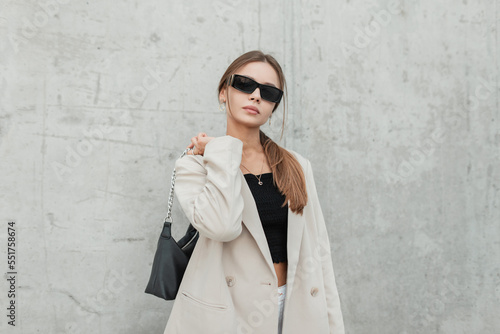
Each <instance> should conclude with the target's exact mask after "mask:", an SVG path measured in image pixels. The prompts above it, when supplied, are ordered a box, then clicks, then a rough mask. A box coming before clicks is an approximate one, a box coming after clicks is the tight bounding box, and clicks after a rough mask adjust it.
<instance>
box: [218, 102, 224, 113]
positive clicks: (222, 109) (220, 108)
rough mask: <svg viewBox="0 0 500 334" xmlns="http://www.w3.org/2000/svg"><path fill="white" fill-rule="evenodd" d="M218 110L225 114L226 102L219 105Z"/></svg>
mask: <svg viewBox="0 0 500 334" xmlns="http://www.w3.org/2000/svg"><path fill="white" fill-rule="evenodd" d="M219 110H220V111H221V112H224V113H225V112H226V102H222V103H221V104H219Z"/></svg>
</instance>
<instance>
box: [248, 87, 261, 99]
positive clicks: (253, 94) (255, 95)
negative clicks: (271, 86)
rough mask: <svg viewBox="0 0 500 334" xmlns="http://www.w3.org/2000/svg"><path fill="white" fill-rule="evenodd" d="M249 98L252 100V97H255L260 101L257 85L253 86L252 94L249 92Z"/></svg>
mask: <svg viewBox="0 0 500 334" xmlns="http://www.w3.org/2000/svg"><path fill="white" fill-rule="evenodd" d="M250 99H251V100H254V99H257V100H259V101H260V99H261V97H260V89H259V88H258V87H257V88H255V90H254V91H253V92H252V94H250Z"/></svg>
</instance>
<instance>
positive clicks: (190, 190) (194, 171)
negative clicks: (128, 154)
mask: <svg viewBox="0 0 500 334" xmlns="http://www.w3.org/2000/svg"><path fill="white" fill-rule="evenodd" d="M242 149H243V142H242V141H241V140H239V139H238V138H235V137H232V136H229V135H226V136H222V137H216V138H214V139H212V140H211V141H209V142H208V143H207V145H206V146H205V152H204V154H203V156H201V155H185V156H184V157H182V158H179V159H177V161H176V163H175V170H176V180H175V188H174V189H175V194H176V196H177V199H178V201H179V203H180V205H181V207H182V209H183V211H184V213H185V214H186V216H187V217H188V219H189V221H190V223H191V224H192V225H193V226H194V227H195V228H196V229H197V230H198V231H199V233H200V235H203V236H206V237H207V238H210V239H213V240H217V241H231V240H233V239H235V238H236V237H237V236H238V235H240V234H241V231H242V226H241V221H242V215H243V207H244V202H243V197H242V195H241V177H240V175H239V173H241V172H240V163H241V155H242Z"/></svg>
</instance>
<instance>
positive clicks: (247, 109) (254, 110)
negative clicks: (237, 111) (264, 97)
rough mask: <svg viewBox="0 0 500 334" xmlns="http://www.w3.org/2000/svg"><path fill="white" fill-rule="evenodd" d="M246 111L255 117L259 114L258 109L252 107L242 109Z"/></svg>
mask: <svg viewBox="0 0 500 334" xmlns="http://www.w3.org/2000/svg"><path fill="white" fill-rule="evenodd" d="M243 109H245V110H246V111H248V112H249V113H250V114H252V115H257V114H259V109H257V108H255V107H254V106H246V107H243Z"/></svg>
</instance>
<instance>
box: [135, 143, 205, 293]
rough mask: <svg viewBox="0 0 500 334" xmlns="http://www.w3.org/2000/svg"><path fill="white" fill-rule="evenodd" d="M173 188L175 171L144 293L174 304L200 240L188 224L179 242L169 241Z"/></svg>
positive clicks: (170, 238) (195, 231)
mask: <svg viewBox="0 0 500 334" xmlns="http://www.w3.org/2000/svg"><path fill="white" fill-rule="evenodd" d="M188 150H189V149H186V150H184V152H183V153H182V154H181V156H180V158H182V157H183V156H184V155H186V153H187V151H188ZM174 186H175V169H174V171H173V172H172V185H171V187H170V196H169V198H168V211H167V216H166V217H165V220H164V222H163V230H162V231H161V234H160V238H159V240H158V246H157V248H156V253H155V257H154V260H153V267H152V268H151V276H150V277H149V282H148V285H147V286H146V290H145V291H144V292H145V293H149V294H152V295H155V296H157V297H160V298H163V299H165V300H174V299H175V297H176V296H177V292H178V291H179V286H180V285H181V281H182V277H183V276H184V272H185V271H186V267H187V265H188V262H189V259H190V258H191V254H192V253H193V250H194V248H195V246H196V242H197V241H198V237H199V233H198V231H197V230H196V229H195V228H194V227H193V225H192V224H189V226H188V228H187V231H186V234H185V235H184V236H183V237H182V238H181V239H180V240H179V241H175V240H174V238H173V237H172V230H171V227H172V223H173V220H172V204H173V201H174Z"/></svg>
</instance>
